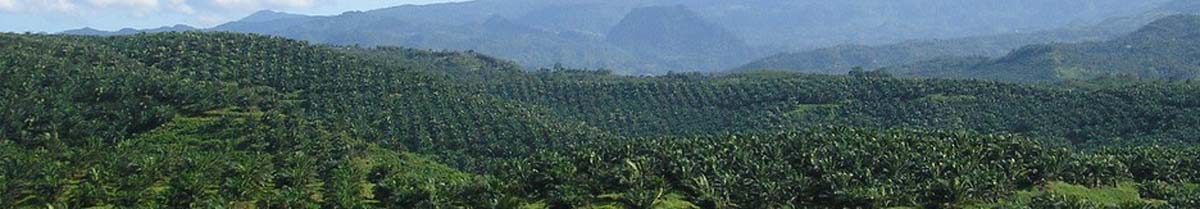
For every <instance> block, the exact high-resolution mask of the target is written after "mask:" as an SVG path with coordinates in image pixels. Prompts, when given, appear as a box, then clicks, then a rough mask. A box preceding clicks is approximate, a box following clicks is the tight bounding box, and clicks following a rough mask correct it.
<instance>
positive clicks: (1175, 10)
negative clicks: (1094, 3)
mask: <svg viewBox="0 0 1200 209" xmlns="http://www.w3.org/2000/svg"><path fill="white" fill-rule="evenodd" d="M1177 14H1200V1H1195V0H1176V1H1172V2H1167V3H1164V4H1161V6H1158V7H1157V8H1154V9H1152V10H1149V11H1146V12H1144V13H1141V14H1136V15H1131V16H1122V17H1113V18H1109V19H1106V20H1104V21H1101V22H1099V23H1096V24H1093V25H1083V26H1078V25H1076V26H1067V27H1064V28H1059V29H1053V30H1045V31H1036V32H1028V33H1011V34H999V35H987V36H975V37H965V38H954V39H936V40H914V41H905V42H901V43H895V44H885V45H857V44H852V45H841V46H835V47H829V48H821V49H814V50H807V51H798V52H788V53H779V54H775V55H772V56H769V57H766V58H762V59H759V60H755V61H753V62H750V63H748V64H746V65H743V66H740V67H737V68H734V69H733V70H732V71H747V70H784V71H798V72H805V73H820V74H844V73H846V72H848V71H850V70H851V69H852V68H855V67H862V68H866V69H877V68H883V67H889V66H897V65H911V64H916V63H918V62H922V61H934V60H941V61H945V58H948V57H1001V56H1004V55H1006V54H1007V53H1009V52H1010V51H1012V50H1015V49H1018V48H1021V47H1024V46H1026V45H1032V44H1048V43H1079V42H1089V41H1104V40H1110V39H1115V38H1118V37H1121V36H1124V35H1126V34H1128V33H1132V32H1135V31H1137V30H1138V29H1139V28H1141V27H1142V26H1145V25H1146V24H1149V23H1150V22H1152V21H1155V20H1157V19H1160V18H1164V17H1168V16H1171V15H1177Z"/></svg>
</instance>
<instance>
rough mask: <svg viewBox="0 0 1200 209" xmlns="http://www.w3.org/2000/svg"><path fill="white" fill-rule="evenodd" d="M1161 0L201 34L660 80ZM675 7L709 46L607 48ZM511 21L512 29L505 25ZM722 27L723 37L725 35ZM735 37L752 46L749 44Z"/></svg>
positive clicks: (578, 10) (325, 21) (728, 4)
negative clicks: (618, 32)
mask: <svg viewBox="0 0 1200 209" xmlns="http://www.w3.org/2000/svg"><path fill="white" fill-rule="evenodd" d="M1166 1H1167V0H1145V1H1128V0H980V1H945V0H896V1H878V0H846V1H826V0H750V1H727V0H567V1H564V0H477V1H468V2H456V3H442V4H430V5H405V6H397V7H390V8H383V9H376V10H370V11H361V12H346V13H343V14H340V15H332V16H305V15H294V14H286V13H279V12H270V11H264V12H259V13H256V14H253V15H250V16H248V17H247V18H244V19H242V20H239V21H235V22H230V23H226V24H222V25H219V26H216V27H214V28H209V29H205V30H206V31H230V32H244V33H257V34H266V35H274V36H282V37H288V38H295V39H301V40H307V41H314V42H320V43H332V44H357V45H368V46H370V45H398V46H409V47H418V48H432V49H446V50H475V51H479V52H482V53H486V54H491V55H495V56H498V57H502V58H507V59H513V60H516V61H518V62H520V63H521V64H523V65H525V66H526V67H527V68H531V69H536V68H543V67H550V66H555V65H557V64H562V65H564V66H570V67H577V68H591V69H597V68H605V69H612V70H614V71H615V72H618V73H623V74H664V73H666V72H670V71H678V72H693V71H698V72H715V71H720V70H724V69H729V68H733V67H736V66H738V65H742V64H744V63H745V62H747V61H749V59H751V58H753V57H756V56H758V55H766V54H774V53H778V52H782V51H795V50H804V49H814V48H820V47H828V46H835V45H842V44H867V45H873V44H889V43H897V42H902V41H906V40H928V39H949V38H959V37H970V36H986V35H993V34H1004V33H1012V32H1013V31H1038V30H1049V29H1054V28H1061V27H1064V26H1069V25H1078V24H1091V23H1095V22H1099V21H1102V20H1104V19H1106V18H1110V17H1117V16H1130V15H1134V14H1139V13H1142V12H1144V11H1146V10H1149V9H1152V8H1154V7H1155V6H1158V5H1161V4H1162V3H1165V2H1166ZM676 5H682V6H683V7H684V8H686V9H687V10H688V11H691V12H692V13H694V14H695V15H694V16H695V17H696V18H693V19H694V20H703V21H674V22H671V23H673V24H696V25H691V26H689V25H674V26H664V28H675V29H684V28H700V29H704V30H712V31H709V32H711V33H703V34H696V33H671V32H673V31H664V32H663V33H662V34H676V36H677V37H675V38H674V39H669V40H671V41H674V40H678V41H680V42H678V43H705V44H687V45H691V46H695V45H703V47H704V48H705V49H701V50H679V49H671V48H670V46H669V45H658V44H652V45H636V46H634V45H629V44H624V46H622V44H616V43H611V41H615V40H619V39H612V38H609V37H608V35H610V32H612V31H613V29H614V28H615V27H617V26H619V25H621V24H622V21H623V20H625V19H626V18H627V17H628V16H630V15H631V14H633V12H634V11H635V10H636V9H639V8H655V7H668V8H670V7H673V6H676ZM663 11H667V10H663ZM496 17H500V18H496ZM493 20H504V21H493ZM703 22H707V23H711V25H708V24H704V23H703ZM498 23H504V24H498ZM626 25H628V24H626ZM505 26H508V27H512V29H514V30H510V29H504V28H499V27H505ZM721 31H728V34H725V32H721ZM513 32H517V33H513ZM709 35H713V36H709ZM712 37H722V38H719V40H720V41H718V42H715V43H710V42H707V41H701V40H702V39H706V38H712ZM733 38H736V39H738V40H733ZM660 40H662V39H660ZM711 40H718V39H711ZM738 42H741V43H744V45H746V46H748V47H742V46H741V45H742V44H738ZM656 43H661V41H660V42H656ZM675 45H681V44H675ZM630 46H634V47H630ZM681 46H682V45H681ZM656 47H667V48H656ZM681 51H684V52H687V53H674V52H681ZM697 51H699V52H700V53H696V52H697ZM663 52H672V53H663ZM710 52H719V53H710ZM746 57H751V58H746Z"/></svg>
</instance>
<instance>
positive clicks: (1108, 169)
mask: <svg viewBox="0 0 1200 209" xmlns="http://www.w3.org/2000/svg"><path fill="white" fill-rule="evenodd" d="M0 74H3V75H5V76H3V77H0V87H3V88H0V122H2V123H0V156H3V157H0V208H35V207H36V208H40V207H46V206H52V207H55V208H82V207H93V206H97V207H110V206H111V207H118V208H124V207H135V208H192V207H200V208H213V207H217V208H891V207H910V208H969V207H972V206H978V207H990V206H994V207H1000V208H1072V207H1075V206H1078V207H1085V208H1094V207H1112V206H1113V205H1114V204H1116V205H1117V206H1115V207H1126V206H1138V207H1166V208H1171V207H1175V208H1190V207H1195V206H1196V205H1197V200H1196V198H1195V197H1197V195H1196V194H1197V193H1198V192H1197V190H1198V189H1197V186H1195V185H1196V184H1197V183H1200V167H1197V165H1200V147H1197V146H1195V145H1196V144H1197V143H1200V138H1197V137H1200V97H1197V96H1196V93H1195V92H1200V91H1197V90H1200V89H1198V88H1200V86H1194V85H1190V84H1185V83H1142V82H1127V83H1123V82H1095V83H1093V82H1086V83H1085V82H1078V83H1070V84H1068V85H1063V86H1033V85H1019V84H1005V83H997V82H984V81H958V80H938V79H913V78H896V77H892V76H890V75H888V74H887V73H881V72H860V71H856V72H854V73H852V74H851V75H849V76H818V75H801V74H793V73H779V72H756V73H744V74H733V75H721V76H710V75H699V74H670V75H665V76H656V77H631V76H617V75H612V74H610V73H608V72H596V71H582V70H571V69H555V70H546V71H540V72H523V71H521V70H520V68H519V67H518V66H517V65H515V64H513V63H510V62H507V61H502V60H497V59H494V58H490V57H487V56H483V55H479V54H475V53H461V52H439V51H424V50H410V49H401V48H391V47H382V48H355V47H336V46H318V45H311V44H307V43H305V42H299V41H293V40H288V39H283V38H275V37H264V36H256V35H243V34H229V33H161V34H141V35H135V36H121V37H79V36H54V35H16V34H0Z"/></svg>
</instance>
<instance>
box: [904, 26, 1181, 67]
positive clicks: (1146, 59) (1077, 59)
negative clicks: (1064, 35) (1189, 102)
mask: <svg viewBox="0 0 1200 209" xmlns="http://www.w3.org/2000/svg"><path fill="white" fill-rule="evenodd" d="M1197 27H1200V16H1192V15H1176V16H1170V17H1166V18H1162V19H1159V20H1157V21H1154V22H1153V23H1150V24H1149V25H1146V26H1145V27H1142V28H1141V29H1139V30H1137V31H1136V32H1133V33H1131V34H1128V35H1125V36H1122V37H1119V38H1116V39H1113V40H1109V41H1099V42H1085V43H1077V44H1044V45H1031V46H1026V47H1023V48H1021V49H1019V50H1015V51H1013V52H1012V53H1010V54H1008V55H1006V56H1004V57H1000V58H997V59H982V60H980V59H975V60H974V61H971V60H965V61H958V62H940V61H935V62H927V63H919V64H916V65H912V66H906V67H898V68H894V69H890V70H892V71H893V72H896V73H898V74H901V75H911V76H920V77H943V78H974V79H989V80H1001V81H1014V82H1057V81H1065V80H1089V79H1097V78H1104V77H1129V78H1134V79H1147V80H1192V79H1195V78H1196V76H1197V74H1200V62H1197V61H1196V60H1197V59H1196V58H1197V57H1200V48H1197V47H1198V46H1200V38H1198V37H1200V31H1197V30H1195V28H1197ZM946 63H948V64H946ZM943 64H944V65H943Z"/></svg>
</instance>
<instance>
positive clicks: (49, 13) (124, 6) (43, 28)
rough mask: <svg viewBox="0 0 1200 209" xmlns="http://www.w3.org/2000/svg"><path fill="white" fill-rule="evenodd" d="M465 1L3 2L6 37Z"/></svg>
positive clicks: (0, 14) (1, 25) (0, 12)
mask: <svg viewBox="0 0 1200 209" xmlns="http://www.w3.org/2000/svg"><path fill="white" fill-rule="evenodd" d="M452 1H463V0H0V31H4V32H51V33H53V32H60V31H63V30H69V29H77V28H82V27H91V28H96V29H102V30H116V29H121V28H127V27H131V28H156V27H161V26H169V25H175V24H187V25H192V26H197V27H211V26H214V25H217V24H220V23H225V22H228V21H232V20H237V19H240V18H242V17H245V16H246V15H249V14H251V13H254V12H256V11H259V10H264V9H270V10H275V11H283V12H290V13H300V14H313V15H330V14H340V13H342V12H345V11H352V10H371V9H378V8H384V7H390V6H397V5H404V4H430V3H441V2H452Z"/></svg>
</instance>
